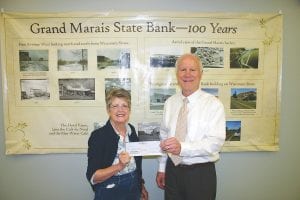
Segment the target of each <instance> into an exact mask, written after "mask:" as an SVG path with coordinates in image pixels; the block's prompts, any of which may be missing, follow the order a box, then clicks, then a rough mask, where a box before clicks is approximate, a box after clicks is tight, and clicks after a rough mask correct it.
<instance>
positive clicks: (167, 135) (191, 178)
mask: <svg viewBox="0 0 300 200" xmlns="http://www.w3.org/2000/svg"><path fill="white" fill-rule="evenodd" d="M176 76H177V81H178V84H179V86H180V88H181V92H180V93H177V94H175V95H173V96H172V97H170V98H169V99H167V101H166V102H165V107H164V114H163V121H162V124H161V130H160V136H161V144H160V147H161V148H162V150H163V151H165V152H166V154H165V155H164V156H162V157H161V158H160V159H159V169H158V172H157V176H156V183H157V185H158V187H159V188H161V189H164V190H165V199H166V200H202V199H203V200H212V199H215V197H216V185H217V181H216V170H215V164H214V163H215V162H216V161H217V160H218V159H219V152H220V150H221V148H222V146H223V144H224V141H225V135H226V134H225V113H224V107H223V104H222V103H221V102H220V101H219V100H218V99H217V98H216V97H215V96H213V95H211V94H208V93H205V92H203V91H202V90H201V89H200V80H201V77H202V64H201V61H200V59H199V57H198V56H196V55H193V54H184V55H182V56H181V57H180V58H179V59H178V60H177V62H176ZM183 99H186V100H185V101H186V102H188V103H187V108H185V109H184V108H182V109H183V110H187V111H184V112H185V113H187V114H180V115H181V116H180V119H185V123H183V122H182V121H180V122H178V121H179V119H178V118H179V117H178V114H179V112H181V111H180V110H181V107H183V104H184V103H183ZM184 112H182V113H184ZM182 116H186V117H182ZM183 121H184V120H183ZM177 122H178V123H177ZM180 124H181V125H182V126H184V127H185V128H184V130H182V127H181V130H180V126H178V125H180ZM183 124H186V126H185V125H183ZM177 126H178V128H177ZM178 130H180V131H181V132H184V133H179V132H180V131H178ZM177 132H178V133H177ZM178 134H180V135H181V136H179V135H178ZM182 134H184V137H183V138H181V139H180V137H182ZM176 159H177V160H176ZM178 163H179V164H178Z"/></svg>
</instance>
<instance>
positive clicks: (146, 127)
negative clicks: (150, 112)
mask: <svg viewBox="0 0 300 200" xmlns="http://www.w3.org/2000/svg"><path fill="white" fill-rule="evenodd" d="M159 130H160V123H158V122H148V123H146V122H145V123H139V124H138V135H139V140H140V141H159V140H160V138H159Z"/></svg>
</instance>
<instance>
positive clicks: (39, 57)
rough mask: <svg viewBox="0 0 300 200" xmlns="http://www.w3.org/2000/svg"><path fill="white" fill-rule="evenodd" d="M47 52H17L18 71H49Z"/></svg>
mask: <svg viewBox="0 0 300 200" xmlns="http://www.w3.org/2000/svg"><path fill="white" fill-rule="evenodd" d="M48 54H49V53H48V50H19V64H20V71H21V72H23V71H49V63H48V62H49V55H48Z"/></svg>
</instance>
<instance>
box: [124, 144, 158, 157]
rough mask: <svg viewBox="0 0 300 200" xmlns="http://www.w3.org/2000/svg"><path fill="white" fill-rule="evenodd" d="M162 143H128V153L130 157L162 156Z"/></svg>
mask: <svg viewBox="0 0 300 200" xmlns="http://www.w3.org/2000/svg"><path fill="white" fill-rule="evenodd" d="M159 144H160V141H143V142H128V143H126V151H127V152H128V153H129V155H130V156H157V155H162V151H161V148H160V146H159Z"/></svg>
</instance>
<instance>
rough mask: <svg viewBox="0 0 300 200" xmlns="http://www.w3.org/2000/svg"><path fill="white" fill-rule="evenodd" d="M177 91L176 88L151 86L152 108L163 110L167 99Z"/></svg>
mask: <svg viewBox="0 0 300 200" xmlns="http://www.w3.org/2000/svg"><path fill="white" fill-rule="evenodd" d="M175 93H176V89H175V88H171V89H168V88H164V89H161V88H151V89H150V110H163V109H164V103H165V101H166V100H167V99H168V98H169V97H170V96H172V95H173V94H175Z"/></svg>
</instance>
